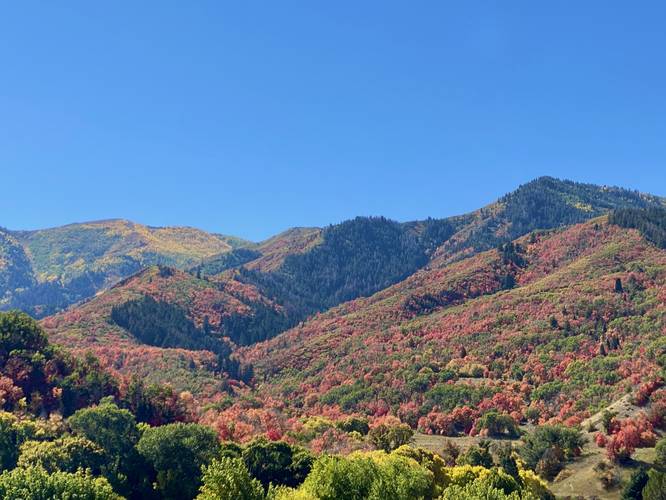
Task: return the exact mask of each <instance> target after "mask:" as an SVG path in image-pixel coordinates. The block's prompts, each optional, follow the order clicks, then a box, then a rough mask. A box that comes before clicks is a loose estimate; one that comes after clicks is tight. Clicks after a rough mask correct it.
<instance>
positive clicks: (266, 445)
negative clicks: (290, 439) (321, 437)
mask: <svg viewBox="0 0 666 500" xmlns="http://www.w3.org/2000/svg"><path fill="white" fill-rule="evenodd" d="M241 456H242V459H243V462H244V463H245V466H246V467H247V469H248V470H249V472H250V474H252V477H255V478H256V479H258V480H259V481H260V482H261V484H262V485H263V486H264V488H268V485H269V484H271V483H273V484H275V485H284V486H290V487H295V486H298V485H300V484H301V483H302V482H303V481H304V480H305V478H306V477H307V475H308V473H309V472H310V469H311V468H312V462H313V461H314V459H313V457H312V455H311V454H310V452H308V451H307V450H305V449H302V448H298V447H295V446H292V445H290V444H288V443H285V442H284V441H268V440H266V439H264V438H258V439H255V440H254V441H252V442H250V443H249V444H248V445H247V446H246V447H245V449H243V451H242V454H241Z"/></svg>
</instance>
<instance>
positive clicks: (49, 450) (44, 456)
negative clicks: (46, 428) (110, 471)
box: [18, 436, 106, 474]
mask: <svg viewBox="0 0 666 500" xmlns="http://www.w3.org/2000/svg"><path fill="white" fill-rule="evenodd" d="M105 460H106V456H105V454H104V450H103V449H102V448H100V447H99V446H98V445H96V444H95V443H93V442H92V441H90V440H88V439H86V438H83V437H75V436H63V437H61V438H58V439H56V440H55V441H26V442H25V443H23V444H22V445H21V448H20V454H19V458H18V467H23V468H28V467H41V468H42V469H44V470H46V471H47V472H48V473H53V472H57V471H61V472H76V471H77V470H78V469H90V470H91V471H92V472H93V473H94V474H100V471H101V468H102V465H103V464H104V463H105Z"/></svg>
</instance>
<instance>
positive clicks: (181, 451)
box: [137, 423, 220, 500]
mask: <svg viewBox="0 0 666 500" xmlns="http://www.w3.org/2000/svg"><path fill="white" fill-rule="evenodd" d="M219 446H220V445H219V442H218V440H217V435H216V434H215V431H213V430H212V429H211V428H209V427H204V426H203V425H198V424H183V423H175V424H168V425H163V426H161V427H149V428H147V429H146V430H144V431H143V435H142V436H141V439H140V440H139V443H138V445H137V450H138V451H139V453H140V454H141V455H142V456H143V457H144V458H145V460H146V461H147V462H148V463H149V464H150V465H152V467H153V468H154V469H155V471H156V472H157V482H156V485H155V488H156V489H157V491H158V493H159V494H160V495H161V496H162V497H163V498H173V499H178V500H182V499H188V498H194V497H195V496H196V494H197V491H198V490H199V486H200V485H201V474H202V471H201V468H202V466H205V465H208V464H210V463H211V462H212V460H213V459H214V458H217V457H218V455H219Z"/></svg>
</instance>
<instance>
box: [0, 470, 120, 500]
mask: <svg viewBox="0 0 666 500" xmlns="http://www.w3.org/2000/svg"><path fill="white" fill-rule="evenodd" d="M0 498H2V499H3V500H122V497H121V496H119V495H117V494H116V493H114V492H113V489H112V488H111V485H110V484H109V482H108V481H107V480H106V479H104V478H100V477H97V478H95V477H93V476H92V475H91V474H90V473H89V472H81V471H78V472H76V473H74V474H72V473H68V472H55V473H53V474H49V473H48V472H46V471H45V470H44V469H42V468H41V467H28V468H26V469H23V468H17V469H14V470H12V471H9V472H3V473H2V474H0Z"/></svg>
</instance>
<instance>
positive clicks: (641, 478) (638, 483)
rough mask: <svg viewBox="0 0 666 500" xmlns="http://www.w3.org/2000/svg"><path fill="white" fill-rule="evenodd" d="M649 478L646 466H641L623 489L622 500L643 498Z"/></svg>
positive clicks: (640, 499) (639, 499)
mask: <svg viewBox="0 0 666 500" xmlns="http://www.w3.org/2000/svg"><path fill="white" fill-rule="evenodd" d="M648 479H649V476H648V473H647V471H646V470H645V468H644V467H640V468H639V469H637V470H636V471H634V473H633V474H631V477H630V478H629V482H628V483H627V484H626V486H625V487H624V489H623V490H622V500H642V499H643V493H642V492H643V488H645V485H646V484H647V482H648Z"/></svg>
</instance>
